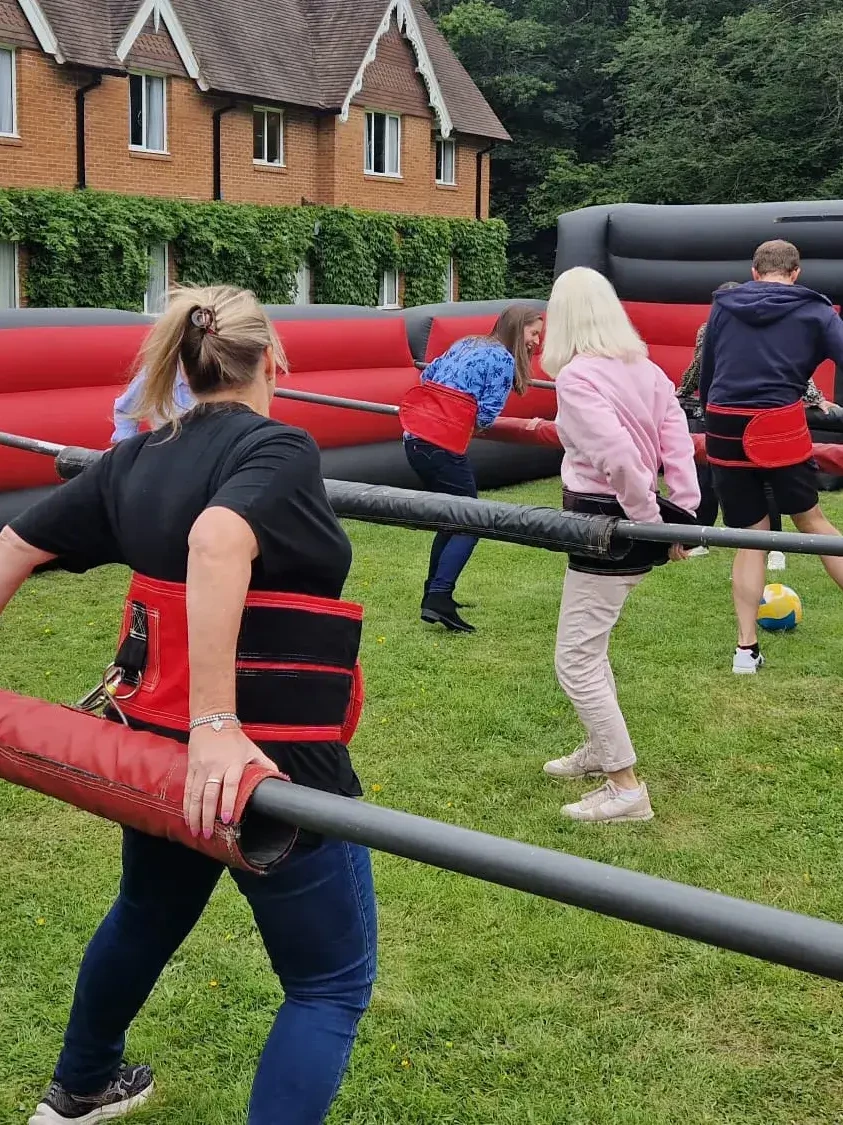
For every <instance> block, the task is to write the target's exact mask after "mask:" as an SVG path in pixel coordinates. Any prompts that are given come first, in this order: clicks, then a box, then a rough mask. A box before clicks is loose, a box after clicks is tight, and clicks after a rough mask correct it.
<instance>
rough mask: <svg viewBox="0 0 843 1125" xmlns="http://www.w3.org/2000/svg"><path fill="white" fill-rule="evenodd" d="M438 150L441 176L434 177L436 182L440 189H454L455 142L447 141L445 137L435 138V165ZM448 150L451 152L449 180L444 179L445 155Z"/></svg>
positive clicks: (455, 182)
mask: <svg viewBox="0 0 843 1125" xmlns="http://www.w3.org/2000/svg"><path fill="white" fill-rule="evenodd" d="M440 148H441V152H442V160H441V163H442V173H443V174H442V176H441V177H440V176H439V175H438V174H437V176H436V182H437V184H439V185H440V187H456V186H457V142H456V141H455V140H453V139H451V140H448V139H446V138H445V137H437V138H436V163H437V164H439V162H440V160H439V153H440ZM448 150H450V152H451V179H450V180H449V179H446V178H445V153H446V152H447V151H448Z"/></svg>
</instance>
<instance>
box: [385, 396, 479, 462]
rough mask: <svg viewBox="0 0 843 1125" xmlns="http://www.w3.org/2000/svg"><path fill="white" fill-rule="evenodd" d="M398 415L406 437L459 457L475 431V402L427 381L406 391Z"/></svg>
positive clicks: (472, 398)
mask: <svg viewBox="0 0 843 1125" xmlns="http://www.w3.org/2000/svg"><path fill="white" fill-rule="evenodd" d="M398 415H399V418H400V420H401V425H402V426H403V427H404V430H405V431H406V432H407V433H408V434H412V435H413V437H417V438H421V440H422V441H428V442H430V444H431V445H436V446H438V447H439V448H440V449H446V450H447V451H448V452H449V453H456V454H460V455H462V454H464V453H465V452H466V450H467V449H468V447H469V445H470V444H471V439H472V437H473V436H474V431H475V429H476V428H477V400H476V399H475V398H474V395H470V394H467V393H466V392H465V391H458V390H455V389H454V388H453V387H443V386H441V385H440V384H439V383H431V382H427V383H422V384H421V386H418V387H413V388H412V389H411V390H410V391H408V392H407V394H406V395H405V396H404V400H403V402H402V403H401V405H400V407H399V408H398Z"/></svg>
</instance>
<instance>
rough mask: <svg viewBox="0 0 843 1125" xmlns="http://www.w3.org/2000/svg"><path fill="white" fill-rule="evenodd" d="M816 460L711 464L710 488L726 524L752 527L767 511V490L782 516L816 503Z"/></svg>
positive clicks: (813, 505)
mask: <svg viewBox="0 0 843 1125" xmlns="http://www.w3.org/2000/svg"><path fill="white" fill-rule="evenodd" d="M817 468H818V467H817V463H816V461H813V460H811V461H804V462H803V463H802V464H801V465H793V466H791V467H789V468H787V469H731V468H725V467H724V466H722V465H712V466H711V473H712V478H713V481H714V488H715V491H716V492H717V497H718V499H719V500H720V507H721V509H722V510H723V522H724V523H725V524H726V526H727V527H744V528H745V527H753V526H754V525H755V524H757V523H761V521H762V520H763V519H764V518H765V516H767V515H768V514H769V503H768V494H769V497H770V499H771V500H772V501H773V503H774V504H775V506H776V508H777V509H778V511H779V513H780V514H781V515H783V516H798V515H801V513H802V512H809V511H810V510H811V508H815V507H816V506H817V504H818V503H819V500H820V497H819V493H818V491H817Z"/></svg>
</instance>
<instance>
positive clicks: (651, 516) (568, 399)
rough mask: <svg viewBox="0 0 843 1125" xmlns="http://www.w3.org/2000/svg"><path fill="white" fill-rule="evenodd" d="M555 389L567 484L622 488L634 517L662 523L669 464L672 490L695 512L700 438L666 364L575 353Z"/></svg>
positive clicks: (581, 488) (596, 489) (611, 490)
mask: <svg viewBox="0 0 843 1125" xmlns="http://www.w3.org/2000/svg"><path fill="white" fill-rule="evenodd" d="M556 397H557V400H558V402H559V415H558V417H557V419H556V427H557V429H558V430H559V436H560V438H561V439H562V444H563V446H564V447H565V459H564V461H563V462H562V483H563V485H564V486H565V488H567V489H569V490H570V491H571V492H590V493H597V494H599V495H602V496H605V495H612V496H615V497H617V500H618V503H619V504H620V505H621V507H622V508H623V510H624V511H625V512H626V514H627V516H628V518H629V519H631V520H636V521H640V522H642V523H661V522H662V519H661V515H660V514H659V507H658V503H657V501H656V494H657V489H658V480H659V467H660V466H662V467H663V469H664V479H665V483H666V484H667V487H668V495H669V498H670V499H671V500H672V501H673V503H674V504H678V505H679V507H680V508H684V509H685V510H686V511H688V512H696V510H697V508H698V507H699V504H700V489H699V484H698V482H697V474H696V469H695V467H694V445H693V442H692V441H691V436H690V434H689V433H688V422H687V420H686V418H685V414H684V412H683V410H682V408H681V406H680V405H679V402H678V401H677V398H676V389H675V387H674V386H673V383H671V381H670V379H668V377H667V375H665V373H664V372H663V371H662V369H661V368H660V367H657V366H656V364H655V363H652V362H651V361H650V360H649V359H639V360H636V361H635V362H633V363H624V362H623V360H620V359H603V358H600V357H597V356H575V357H574V359H573V360H571V362H570V363H569V364H568V365H567V367H563V368H562V371H561V372H560V373H559V378H558V379H557V380H556Z"/></svg>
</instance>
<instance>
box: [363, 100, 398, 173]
mask: <svg viewBox="0 0 843 1125" xmlns="http://www.w3.org/2000/svg"><path fill="white" fill-rule="evenodd" d="M376 117H383V118H385V119H386V121H387V124H386V125H385V127H384V163H385V165H386V168H387V170H386V171H384V172H376V171H375V148H374V144H373V145H372V146H371V152H370V146H369V129H370V128H371V130H372V134H373V135H374V119H375V118H376ZM390 119H392V120H394V121H397V122H398V151H397V152H396V153H394V154H390V150H389V125H388V122H389V120H390ZM370 122H371V126H370ZM403 139H404V137H403V129H402V123H401V114H400V113H387V112H386V111H385V110H382V109H367V110H366V126H365V131H364V133H363V171H364V172H365V173H366V175H367V176H378V177H379V178H380V179H382V180H400V179H401V143H402V141H403ZM370 155H371V157H372V159H371V162H370V161H369V156H370ZM390 155H394V156H395V169H396V170H395V171H394V172H392V171H390V170H389V167H390V165H389V156H390Z"/></svg>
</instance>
